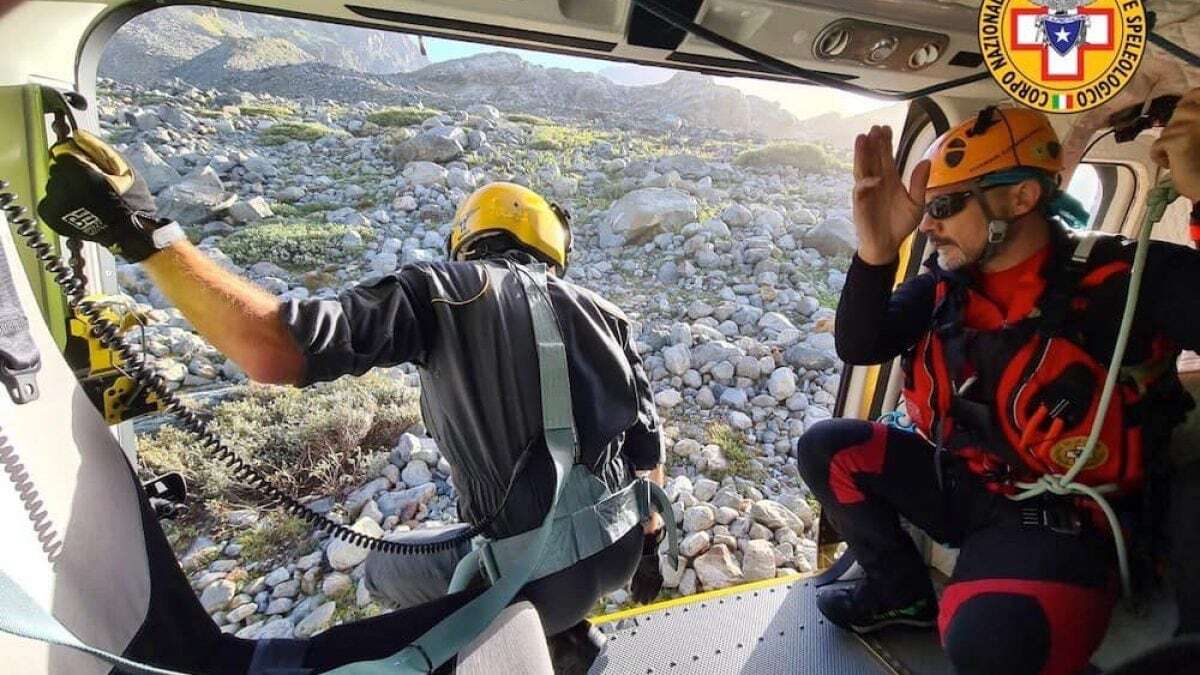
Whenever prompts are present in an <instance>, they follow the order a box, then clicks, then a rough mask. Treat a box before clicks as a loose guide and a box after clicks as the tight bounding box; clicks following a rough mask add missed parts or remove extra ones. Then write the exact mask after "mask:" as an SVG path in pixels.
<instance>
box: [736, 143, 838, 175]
mask: <svg viewBox="0 0 1200 675" xmlns="http://www.w3.org/2000/svg"><path fill="white" fill-rule="evenodd" d="M733 163H734V164H736V165H738V166H748V167H768V166H794V167H796V168H797V169H800V170H801V171H803V172H805V173H836V172H842V171H847V170H848V169H849V167H848V166H847V165H846V164H845V163H844V162H842V161H841V160H839V159H837V158H836V157H834V156H832V155H830V154H829V151H827V150H826V149H825V148H823V147H821V146H820V145H816V144H813V143H797V142H794V141H786V142H783V143H772V144H770V145H765V146H763V147H761V148H755V149H753V150H746V151H744V152H742V153H740V154H739V155H738V156H737V157H735V158H734V160H733Z"/></svg>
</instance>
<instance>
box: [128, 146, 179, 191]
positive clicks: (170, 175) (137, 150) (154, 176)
mask: <svg viewBox="0 0 1200 675" xmlns="http://www.w3.org/2000/svg"><path fill="white" fill-rule="evenodd" d="M125 157H126V159H128V160H129V163H130V164H131V165H132V166H133V170H134V171H136V172H137V173H138V175H139V176H141V177H142V178H143V179H145V181H146V186H147V187H148V188H150V192H152V193H155V194H157V193H158V192H160V191H161V190H162V189H163V188H165V187H168V186H170V185H174V184H175V183H178V182H179V181H180V180H182V178H183V177H182V176H180V175H179V172H178V171H176V170H175V167H173V166H171V165H170V164H167V163H166V162H164V161H163V159H162V157H159V156H158V153H157V152H155V151H154V149H153V148H151V147H150V146H149V145H147V144H146V143H138V144H137V145H136V146H134V147H133V148H132V149H131V150H130V151H128V152H126V153H125Z"/></svg>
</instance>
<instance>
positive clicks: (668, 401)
mask: <svg viewBox="0 0 1200 675" xmlns="http://www.w3.org/2000/svg"><path fill="white" fill-rule="evenodd" d="M680 403H683V394H680V393H679V392H678V391H677V390H675V389H664V390H662V391H660V392H658V393H657V394H655V395H654V404H655V405H657V406H658V407H660V408H674V407H675V406H677V405H679V404H680Z"/></svg>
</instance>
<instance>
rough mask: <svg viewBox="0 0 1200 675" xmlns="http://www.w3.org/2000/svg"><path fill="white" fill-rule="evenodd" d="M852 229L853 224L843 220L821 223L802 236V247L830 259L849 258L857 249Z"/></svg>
mask: <svg viewBox="0 0 1200 675" xmlns="http://www.w3.org/2000/svg"><path fill="white" fill-rule="evenodd" d="M853 227H854V225H853V223H850V222H849V221H845V220H844V219H843V220H842V221H841V222H825V223H822V224H820V225H818V226H816V227H814V228H813V229H812V230H810V231H809V232H808V234H806V235H804V245H805V246H808V247H809V248H812V249H816V250H817V251H818V252H819V253H821V254H822V255H826V256H830V257H832V256H851V255H853V254H854V251H856V250H857V249H858V238H857V237H856V236H855V235H854V229H853Z"/></svg>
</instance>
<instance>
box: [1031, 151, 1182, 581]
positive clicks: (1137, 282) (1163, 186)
mask: <svg viewBox="0 0 1200 675" xmlns="http://www.w3.org/2000/svg"><path fill="white" fill-rule="evenodd" d="M1156 179H1157V180H1156V184H1155V187H1154V188H1153V189H1152V190H1150V194H1149V195H1148V197H1147V202H1146V217H1145V219H1144V220H1143V222H1142V229H1141V231H1140V232H1138V244H1137V251H1136V252H1135V253H1134V256H1133V269H1132V270H1131V271H1130V275H1129V291H1128V293H1127V294H1126V295H1125V313H1124V315H1123V316H1122V317H1121V330H1120V332H1119V333H1118V334H1117V342H1116V345H1115V346H1114V349H1113V357H1112V362H1111V363H1110V364H1109V366H1108V377H1107V378H1106V379H1105V381H1104V390H1103V392H1102V393H1101V394H1100V407H1099V413H1098V414H1097V415H1096V419H1095V420H1094V421H1093V422H1092V430H1091V433H1089V434H1088V438H1087V443H1086V444H1085V445H1084V447H1083V451H1082V452H1080V453H1079V456H1078V457H1076V458H1075V462H1074V463H1073V464H1072V465H1071V468H1070V469H1069V470H1068V471H1067V472H1066V473H1064V474H1061V475H1059V474H1045V475H1043V476H1041V477H1040V478H1038V480H1037V481H1035V482H1032V483H1017V484H1016V485H1017V487H1019V488H1021V489H1022V490H1023V491H1022V492H1020V493H1018V494H1015V495H1011V496H1010V497H1009V498H1010V499H1013V500H1016V501H1023V500H1026V499H1030V498H1033V497H1036V496H1038V495H1042V494H1045V493H1047V492H1049V493H1051V494H1056V495H1070V494H1072V493H1078V494H1082V495H1084V496H1087V497H1090V498H1091V499H1092V500H1093V501H1095V502H1096V504H1097V505H1099V507H1100V510H1101V511H1103V512H1104V517H1105V518H1107V519H1108V526H1109V528H1110V529H1111V530H1112V534H1113V543H1114V545H1115V546H1116V548H1117V567H1118V569H1119V571H1120V574H1121V591H1122V592H1123V593H1124V595H1125V597H1126V598H1129V597H1131V596H1132V594H1133V585H1132V582H1131V580H1130V574H1129V556H1128V553H1127V552H1126V550H1125V535H1124V533H1123V532H1122V531H1121V523H1120V522H1119V521H1118V520H1117V514H1116V512H1114V511H1113V508H1112V506H1111V505H1110V504H1109V503H1108V500H1107V499H1105V498H1104V496H1103V495H1102V494H1101V492H1104V491H1109V490H1111V489H1113V488H1115V487H1116V486H1113V485H1104V486H1099V487H1091V486H1088V485H1084V484H1083V483H1077V482H1075V477H1076V476H1078V475H1079V473H1080V472H1081V471H1083V469H1084V468H1085V467H1086V466H1087V464H1088V462H1089V461H1090V460H1091V458H1092V453H1093V452H1094V451H1095V449H1096V443H1097V441H1099V440H1100V432H1101V430H1103V428H1104V420H1105V419H1106V418H1107V417H1108V406H1109V403H1110V402H1111V401H1112V396H1113V392H1114V391H1115V390H1116V387H1117V376H1118V375H1119V374H1120V370H1121V363H1122V362H1123V361H1124V360H1125V348H1126V347H1127V346H1128V345H1129V335H1130V333H1131V332H1132V329H1133V316H1134V313H1135V312H1136V311H1137V302H1138V294H1139V292H1140V290H1141V287H1142V273H1143V272H1144V271H1145V268H1146V255H1147V253H1148V252H1149V249H1150V231H1151V230H1152V229H1154V225H1155V224H1157V223H1158V221H1159V220H1162V217H1163V213H1164V212H1165V211H1166V210H1167V207H1168V206H1170V205H1171V202H1173V201H1175V199H1176V198H1177V197H1178V196H1179V194H1178V193H1177V192H1176V191H1175V188H1174V187H1173V186H1172V185H1171V178H1170V175H1169V174H1166V173H1160V172H1157V171H1156Z"/></svg>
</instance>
